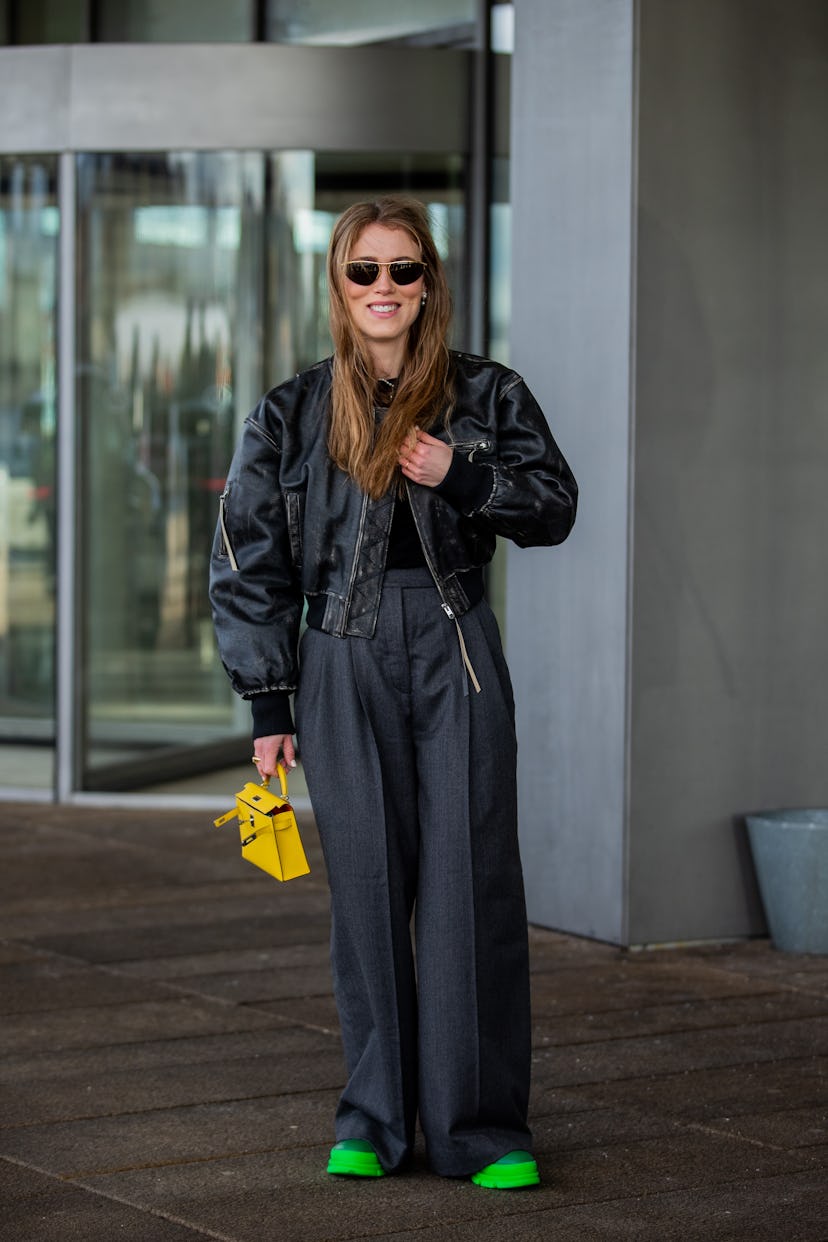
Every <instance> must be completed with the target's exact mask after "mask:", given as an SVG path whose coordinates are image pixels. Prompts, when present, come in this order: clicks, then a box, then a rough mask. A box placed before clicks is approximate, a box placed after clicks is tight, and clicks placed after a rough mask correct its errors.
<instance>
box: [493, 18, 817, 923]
mask: <svg viewBox="0 0 828 1242" xmlns="http://www.w3.org/2000/svg"><path fill="white" fill-rule="evenodd" d="M783 9H784V11H783ZM826 69H828V10H826V8H825V5H824V4H822V3H821V0H792V3H789V4H786V5H785V6H780V5H779V4H778V3H776V2H775V0H729V2H728V3H722V0H671V2H670V3H666V2H665V0H639V3H638V4H635V3H633V0H517V4H516V23H515V58H514V71H513V84H514V85H513V112H512V144H513V145H512V154H513V168H512V173H513V177H512V202H513V227H514V234H513V235H514V243H513V245H514V252H513V313H512V359H513V363H514V365H515V367H516V369H517V370H519V371H520V372H521V373H522V374H524V376H525V377H526V379H527V381H528V382H529V384H530V386H531V387H532V388H533V390H534V391H535V392H536V395H537V396H538V398H539V400H540V401H541V404H542V405H543V406H544V408H545V409H546V411H547V414H548V416H549V420H550V423H551V425H552V427H553V430H554V431H555V433H556V434H557V436H558V438H559V439H560V442H561V445H562V447H563V449H564V452H565V453H566V455H567V457H568V458H569V460H570V461H571V463H572V465H573V468H574V470H575V473H576V475H577V477H578V479H579V482H580V484H581V489H582V495H581V511H580V515H579V519H578V523H577V525H576V528H575V531H574V532H573V535H572V536H571V538H570V540H569V542H568V543H567V544H566V545H564V547H563V548H561V549H559V550H557V551H546V550H538V551H534V552H531V553H528V554H527V553H525V552H520V551H518V550H514V551H512V550H511V549H510V552H509V555H508V561H507V589H508V608H507V624H506V637H507V653H508V656H509V660H510V664H511V667H512V671H513V676H514V680H515V690H516V697H517V703H518V732H519V743H520V760H519V764H520V766H519V780H520V795H521V816H522V827H521V832H522V845H523V854H524V863H525V870H526V876H527V892H528V901H529V912H530V918H531V919H532V920H534V921H536V922H539V923H542V924H544V925H546V926H552V927H559V928H563V929H566V930H569V931H573V932H576V933H582V934H584V935H589V936H596V937H599V938H602V939H607V940H611V941H616V942H619V943H625V944H641V943H651V942H659V941H661V942H663V941H673V940H687V939H696V938H722V937H727V936H739V935H749V934H752V933H759V932H761V931H762V930H763V928H764V923H763V919H762V914H761V909H760V907H759V903H758V899H757V894H756V888H755V882H754V878H753V874H752V867H751V864H750V860H749V857H748V853H747V847H746V840H745V835H744V829H743V826H742V823H741V820H740V816H741V814H743V813H744V812H745V811H746V810H749V809H755V808H757V807H760V806H779V805H786V804H787V805H802V804H810V805H826V804H828V765H826V763H825V754H826V753H828V713H826V712H825V710H824V677H823V675H822V674H821V673H820V669H821V668H822V667H823V665H824V635H825V634H826V633H828V575H826V573H825V569H826V556H825V551H824V533H825V531H826V530H828V489H826V488H825V486H824V482H821V481H820V480H824V470H825V466H826V464H828V419H826V418H825V417H824V393H825V371H824V349H823V347H822V345H821V343H820V342H822V341H824V337H825V328H826V320H828V302H826V295H825V290H826V288H828V260H826V257H825V256H826V250H825V247H824V244H823V230H824V225H823V222H824V219H825V218H826V212H828V172H827V171H826V165H825V161H824V159H823V158H822V157H821V155H820V152H821V151H822V150H823V143H822V139H821V137H820V135H822V134H824V132H825V129H826V125H827V124H828V72H826Z"/></svg>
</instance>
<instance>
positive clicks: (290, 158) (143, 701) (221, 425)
mask: <svg viewBox="0 0 828 1242" xmlns="http://www.w3.org/2000/svg"><path fill="white" fill-rule="evenodd" d="M77 186H78V206H77V212H78V257H77V262H78V291H79V296H78V326H77V349H78V358H77V393H76V407H77V413H78V420H79V443H80V469H81V479H80V488H79V494H80V496H81V505H80V511H81V555H80V561H79V571H80V575H81V578H80V588H81V589H80V592H79V595H80V600H81V610H82V620H81V649H82V653H83V655H82V661H81V664H82V668H81V670H80V683H81V698H82V711H81V719H82V722H83V723H82V729H81V733H82V739H81V740H82V745H81V755H80V768H81V773H80V781H81V786H82V788H83V789H87V790H118V789H122V790H133V789H148V788H149V789H153V788H163V787H164V786H165V784H166V783H167V782H168V781H170V780H172V779H174V778H176V777H179V776H181V775H183V774H188V775H191V776H192V775H193V774H195V773H197V772H199V771H203V772H209V771H214V770H215V769H216V768H217V767H222V766H229V765H231V764H233V763H237V762H240V761H242V760H244V761H246V760H247V759H248V758H249V748H250V742H249V735H250V716H249V707H248V705H247V704H244V703H242V702H241V701H240V700H238V699H237V698H236V696H235V695H234V694H233V693H232V691H231V689H230V686H229V682H228V680H227V678H226V676H225V674H224V671H223V669H222V667H221V665H220V662H219V660H218V656H217V653H216V649H215V644H214V639H213V633H212V625H211V620H210V611H209V604H208V599H207V573H208V559H209V553H210V548H211V544H212V537H213V530H214V526H215V521H216V515H217V507H218V496H219V494H220V492H221V490H222V487H223V484H224V477H225V473H226V470H227V466H228V464H229V461H230V457H231V455H232V451H233V446H234V443H235V440H236V436H237V434H238V430H239V428H240V426H241V422H242V420H243V418H244V417H245V415H246V414H247V413H248V411H249V410H250V408H251V407H252V406H253V404H254V403H255V401H256V400H257V399H258V397H259V395H260V394H261V393H262V392H263V391H265V390H266V389H267V388H269V387H272V386H273V385H274V384H277V383H279V382H280V381H281V380H283V379H286V378H288V377H289V376H290V375H292V374H293V373H294V372H295V371H296V370H298V369H300V368H301V367H303V366H307V365H309V364H310V363H312V362H314V361H316V360H317V359H318V358H320V357H324V356H325V355H326V354H328V353H329V352H330V347H331V346H330V337H329V334H328V326H327V297H326V290H325V275H324V267H325V262H324V260H325V252H326V249H327V244H328V237H329V235H330V229H331V225H332V223H333V220H334V219H335V217H336V215H337V214H338V213H339V212H340V211H341V210H342V209H343V208H344V207H345V206H346V205H347V204H348V203H350V202H353V201H354V200H355V199H358V198H364V197H370V196H372V195H376V194H378V193H384V192H388V191H408V192H410V193H413V194H416V195H417V196H418V197H420V198H421V199H423V200H425V201H426V202H427V203H428V204H429V206H430V209H431V214H432V217H433V220H434V225H435V231H436V235H437V238H438V240H439V245H440V246H441V249H442V251H443V255H444V258H445V260H446V263H447V266H448V269H449V273H450V275H451V276H452V278H453V285H454V288H455V291H456V300H457V307H458V314H457V329H456V339H457V340H458V342H462V340H463V332H464V322H465V314H464V305H463V296H462V290H463V274H464V263H465V254H464V219H465V217H464V199H465V191H464V164H463V160H462V158H461V157H460V156H454V155H452V156H446V155H428V156H421V157H418V156H417V155H416V154H414V155H412V154H399V153H395V154H393V155H387V156H384V155H370V156H369V155H366V154H365V153H361V154H359V155H356V154H354V155H350V154H348V153H338V154H336V155H325V154H318V153H314V152H309V151H290V152H279V153H272V154H269V155H266V154H265V153H259V152H206V153H194V152H179V153H166V154H152V155H149V154H128V155H127V154H124V155H84V156H79V157H78V160H77Z"/></svg>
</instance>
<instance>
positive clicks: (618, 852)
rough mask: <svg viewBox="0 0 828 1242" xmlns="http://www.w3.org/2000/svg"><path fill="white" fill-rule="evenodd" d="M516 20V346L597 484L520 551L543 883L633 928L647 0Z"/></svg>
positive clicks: (525, 689)
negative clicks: (635, 190)
mask: <svg viewBox="0 0 828 1242" xmlns="http://www.w3.org/2000/svg"><path fill="white" fill-rule="evenodd" d="M515 37H516V47H515V58H514V66H513V94H512V203H513V208H512V222H513V228H512V233H513V242H512V248H513V250H512V270H513V278H512V340H511V357H512V362H513V364H514V366H515V367H516V369H517V370H518V371H520V372H521V373H522V374H523V375H524V377H525V378H526V380H527V383H528V384H529V386H530V388H532V390H533V391H534V392H535V393H536V395H537V396H538V398H539V400H540V402H541V405H542V406H543V408H544V410H545V411H546V414H547V417H548V418H549V421H550V423H551V425H552V428H553V431H554V433H555V435H556V436H557V438H558V440H559V441H560V444H561V447H562V449H563V451H564V453H565V455H566V457H567V459H568V460H569V461H570V463H571V465H572V468H573V470H574V472H575V475H576V477H577V478H578V482H579V485H580V489H581V501H580V514H579V517H578V520H577V523H576V526H575V530H574V531H573V533H572V535H571V536H570V538H569V540H568V541H567V543H565V544H564V545H563V546H562V547H561V548H557V549H537V550H535V549H533V550H531V551H521V550H519V549H516V548H513V547H511V546H510V547H509V550H508V554H507V556H508V559H507V613H506V637H507V655H508V659H509V663H510V667H511V670H512V676H513V680H514V684H515V697H516V702H517V724H518V747H519V752H518V753H519V767H518V778H519V788H520V811H521V826H522V827H521V834H522V835H521V839H522V848H523V857H524V870H525V874H526V881H527V900H528V907H529V916H530V918H531V919H532V920H534V921H536V922H539V923H545V924H547V925H551V926H556V927H564V928H567V929H568V930H571V931H576V932H581V933H583V934H584V935H591V936H596V937H599V938H603V939H608V940H621V939H623V938H624V913H625V910H624V882H623V876H624V873H625V851H626V842H625V821H626V817H625V798H626V786H625V768H626V740H627V728H626V716H627V673H626V666H627V562H628V555H627V541H628V511H629V495H628V477H627V475H628V460H629V456H628V455H629V439H630V432H629V422H630V419H629V392H630V378H631V377H630V333H631V331H632V319H631V314H632V304H631V298H630V281H631V264H632V236H633V230H632V214H631V213H632V202H631V183H632V174H633V146H632V98H633V11H632V4H631V3H624V2H620V3H619V0H602V2H601V3H597V4H593V3H589V4H584V3H582V0H554V2H553V3H549V2H548V0H519V2H518V4H517V7H516V22H515ZM587 894H588V896H586V895H587Z"/></svg>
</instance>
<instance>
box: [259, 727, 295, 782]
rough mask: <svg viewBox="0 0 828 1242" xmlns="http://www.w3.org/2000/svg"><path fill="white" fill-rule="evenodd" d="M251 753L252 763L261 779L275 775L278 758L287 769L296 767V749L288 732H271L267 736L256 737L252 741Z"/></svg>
mask: <svg viewBox="0 0 828 1242" xmlns="http://www.w3.org/2000/svg"><path fill="white" fill-rule="evenodd" d="M253 753H254V755H255V759H254V763H255V764H256V767H257V768H258V769H259V775H260V776H261V777H262V779H264V777H266V776H267V777H270V776H275V775H276V768H277V766H278V763H279V759H280V758H281V759H282V760H283V762H284V765H285V767H286V768H287V769H288V771H290V769H291V768H295V767H296V750H295V748H294V745H293V738H292V737H291V735H290V734H289V733H272V734H268V736H267V737H257V738H256V740H255V741H254V743H253Z"/></svg>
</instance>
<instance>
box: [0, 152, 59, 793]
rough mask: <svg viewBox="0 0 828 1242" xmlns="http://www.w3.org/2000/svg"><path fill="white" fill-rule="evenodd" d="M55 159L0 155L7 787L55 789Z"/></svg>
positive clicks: (1, 639)
mask: <svg viewBox="0 0 828 1242" xmlns="http://www.w3.org/2000/svg"><path fill="white" fill-rule="evenodd" d="M57 261H58V207H57V197H56V161H55V160H54V158H53V157H29V156H4V157H0V786H2V787H6V788H12V789H13V788H18V789H22V788H28V789H32V788H38V789H51V787H52V783H53V771H54V742H55V696H54V671H55V662H54V650H55V430H56V414H55V409H56V406H55V403H56V389H55V334H56V326H55V325H56V301H57Z"/></svg>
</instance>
